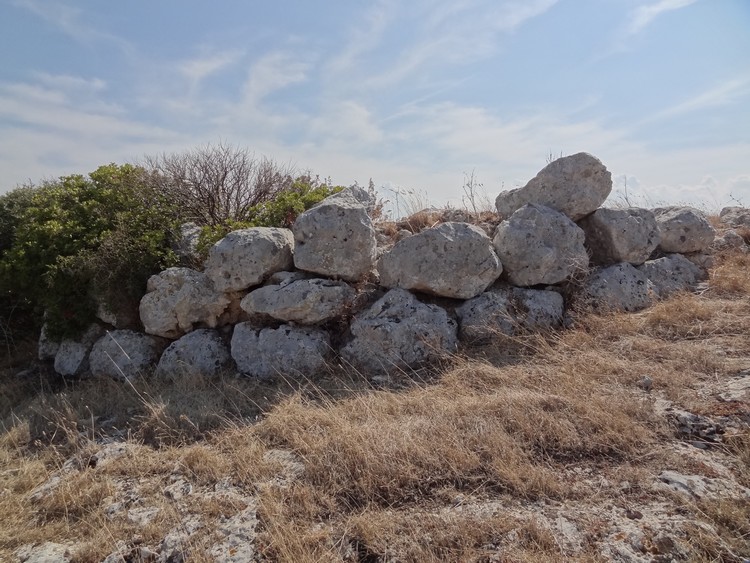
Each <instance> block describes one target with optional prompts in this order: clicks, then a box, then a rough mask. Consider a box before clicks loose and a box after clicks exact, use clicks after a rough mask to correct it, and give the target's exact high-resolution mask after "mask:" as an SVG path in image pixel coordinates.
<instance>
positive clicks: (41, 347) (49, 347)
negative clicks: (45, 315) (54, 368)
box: [37, 323, 60, 362]
mask: <svg viewBox="0 0 750 563" xmlns="http://www.w3.org/2000/svg"><path fill="white" fill-rule="evenodd" d="M58 350H60V343H59V342H55V341H54V340H52V339H51V338H50V337H49V327H48V326H47V323H44V324H43V325H42V330H41V332H40V333H39V343H38V347H37V357H38V358H39V360H40V361H42V362H47V361H51V360H54V359H55V356H57V352H58Z"/></svg>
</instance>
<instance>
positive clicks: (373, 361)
mask: <svg viewBox="0 0 750 563" xmlns="http://www.w3.org/2000/svg"><path fill="white" fill-rule="evenodd" d="M351 332H352V335H353V336H354V338H353V339H352V341H351V342H349V343H348V344H347V345H346V346H344V348H343V349H342V350H341V356H342V358H343V359H344V360H345V361H346V362H347V363H349V364H351V365H353V366H355V367H356V368H357V369H360V370H362V371H364V372H366V373H371V374H381V373H391V372H394V371H396V370H402V369H405V368H406V369H408V368H416V367H418V366H420V365H421V364H423V363H426V362H431V361H435V360H438V359H439V358H441V357H442V356H444V355H446V354H449V353H451V352H453V351H454V350H455V349H456V346H457V340H458V339H457V326H456V322H455V321H454V320H453V319H451V318H450V317H448V314H447V313H446V311H445V310H444V309H441V308H440V307H438V306H437V305H426V304H424V303H421V302H419V301H418V300H417V298H416V297H414V295H412V294H411V293H409V292H408V291H406V290H404V289H391V290H390V291H389V292H388V293H386V294H385V295H384V296H383V297H382V298H380V299H379V300H378V301H376V302H375V303H374V304H373V305H372V306H371V307H370V308H369V309H367V310H366V311H363V312H362V313H360V314H359V315H357V316H356V317H355V319H354V320H353V321H352V324H351Z"/></svg>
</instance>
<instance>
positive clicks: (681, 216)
mask: <svg viewBox="0 0 750 563" xmlns="http://www.w3.org/2000/svg"><path fill="white" fill-rule="evenodd" d="M654 215H655V216H656V222H657V223H658V224H659V230H660V231H661V242H660V243H659V249H660V250H661V251H662V252H667V253H672V252H679V253H681V254H685V253H688V252H705V251H706V250H708V249H709V248H710V247H711V244H712V243H713V242H714V237H715V236H716V232H715V231H714V228H713V227H712V226H711V224H710V223H709V222H708V219H706V216H705V215H704V214H703V213H702V212H701V211H698V210H697V209H694V208H692V207H662V208H658V209H654Z"/></svg>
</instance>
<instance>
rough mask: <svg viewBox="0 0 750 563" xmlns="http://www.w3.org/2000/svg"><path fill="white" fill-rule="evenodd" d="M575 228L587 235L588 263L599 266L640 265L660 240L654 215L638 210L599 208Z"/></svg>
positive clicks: (647, 211)
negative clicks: (627, 263) (624, 263)
mask: <svg viewBox="0 0 750 563" xmlns="http://www.w3.org/2000/svg"><path fill="white" fill-rule="evenodd" d="M578 226H579V227H581V228H582V229H583V231H584V233H586V246H587V247H588V249H589V251H590V252H591V261H592V262H593V263H594V264H596V265H598V266H610V265H612V264H617V263H618V262H630V263H631V264H633V265H634V266H637V265H639V264H643V263H644V262H645V261H646V260H648V258H649V256H651V253H652V252H653V251H654V250H655V249H656V247H657V245H658V244H659V241H660V240H661V234H660V232H659V225H657V223H656V217H654V214H653V213H652V212H651V211H649V210H648V209H639V208H637V207H632V208H629V209H605V208H600V209H597V210H596V211H594V212H593V213H592V214H591V215H589V216H588V217H584V218H583V219H581V220H580V221H579V222H578Z"/></svg>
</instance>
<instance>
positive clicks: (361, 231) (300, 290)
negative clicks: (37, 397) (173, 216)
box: [39, 153, 749, 379]
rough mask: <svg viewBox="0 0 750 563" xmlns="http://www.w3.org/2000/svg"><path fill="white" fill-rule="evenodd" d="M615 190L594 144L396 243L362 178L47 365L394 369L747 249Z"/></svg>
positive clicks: (698, 217) (687, 213)
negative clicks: (612, 198)
mask: <svg viewBox="0 0 750 563" xmlns="http://www.w3.org/2000/svg"><path fill="white" fill-rule="evenodd" d="M611 189H612V180H611V175H610V173H609V171H608V170H607V169H606V167H605V166H604V165H603V164H602V163H601V162H600V161H599V160H598V159H597V158H595V157H593V156H591V155H590V154H586V153H579V154H576V155H573V156H569V157H564V158H560V159H558V160H556V161H554V162H552V163H550V164H549V165H548V166H546V167H545V168H544V169H543V170H541V171H540V172H539V174H537V176H535V177H534V178H533V179H532V180H531V181H529V183H528V184H527V185H526V186H524V187H522V188H520V189H517V190H511V191H508V192H504V193H501V194H500V195H499V196H498V198H497V201H496V205H497V218H498V219H499V220H500V222H499V224H496V227H494V226H493V227H490V226H489V225H488V223H486V222H485V223H482V224H481V225H472V224H469V221H466V220H463V221H462V220H455V219H462V218H466V217H465V216H463V217H459V216H458V215H455V216H454V217H449V218H448V220H446V221H444V222H441V223H440V224H437V225H435V226H433V227H430V228H427V229H424V230H422V231H421V232H417V233H411V232H409V231H406V230H400V231H398V232H397V234H395V235H394V236H392V237H388V236H386V234H385V232H383V231H382V230H381V232H379V231H378V225H376V224H374V223H373V220H372V218H371V212H372V209H373V208H374V201H372V198H371V194H368V193H367V192H366V191H364V190H362V189H360V188H357V187H353V188H349V189H347V190H344V191H343V192H341V193H339V194H336V195H334V196H331V197H329V198H328V199H326V200H324V201H323V202H321V203H320V204H318V205H317V206H315V207H313V208H312V209H310V210H308V211H306V212H305V213H302V214H301V215H300V216H299V217H298V219H297V220H296V222H295V223H294V225H293V227H292V228H291V229H280V228H252V229H243V230H238V231H235V232H232V233H230V234H229V235H227V236H226V237H225V238H224V239H222V240H221V241H219V242H218V243H216V245H215V246H214V247H213V248H212V249H211V250H210V252H209V255H208V259H207V261H206V263H205V264H204V265H203V271H198V270H194V269H190V268H170V269H168V270H166V271H164V272H161V273H159V274H157V275H155V276H153V277H152V278H151V279H150V280H149V282H148V291H147V294H146V295H145V296H144V297H143V299H142V301H141V304H140V320H141V324H142V331H141V332H133V331H127V330H110V331H106V332H105V329H106V327H100V326H96V327H92V328H91V329H90V330H89V331H88V332H87V333H86V335H85V336H84V338H83V339H81V341H80V342H70V341H66V342H63V343H62V344H60V345H57V344H55V343H51V342H49V339H48V338H47V337H46V335H45V334H43V335H42V338H41V339H40V347H39V355H40V359H44V360H47V361H49V360H54V365H55V369H56V370H57V371H58V372H59V373H60V374H62V375H66V376H81V375H84V374H86V373H93V374H94V375H100V376H101V375H106V376H110V377H113V378H119V379H132V378H134V377H139V376H143V375H149V374H153V376H155V377H159V378H167V379H174V378H179V377H182V376H184V375H185V374H195V373H197V374H202V375H205V376H210V375H212V374H216V373H219V372H221V371H222V370H234V371H236V372H238V373H241V374H244V375H247V376H249V377H257V378H269V377H274V376H280V377H285V378H301V379H308V378H312V377H314V376H315V375H317V374H318V373H319V372H321V371H323V370H325V369H326V368H327V366H330V365H331V363H332V362H333V363H338V364H342V365H346V366H351V367H353V368H354V369H357V370H359V371H361V372H363V373H367V374H370V375H376V374H391V373H394V372H397V371H404V370H413V369H416V368H419V367H420V366H422V365H424V364H426V363H430V362H434V361H437V360H440V359H441V358H443V357H445V356H447V355H450V354H452V353H454V352H456V350H457V349H458V348H459V346H462V345H463V346H472V345H476V344H482V345H488V344H489V345H492V344H493V342H495V341H498V342H499V338H500V337H501V336H503V335H506V336H512V335H516V334H519V333H523V332H527V331H538V330H548V329H553V328H557V327H560V326H562V325H563V324H564V320H565V318H566V315H567V314H568V313H567V312H566V311H567V310H569V309H570V307H571V306H572V305H573V304H578V305H580V304H584V305H588V306H589V307H591V308H594V309H596V310H600V311H611V310H622V311H637V310H639V309H642V308H644V307H647V306H649V305H650V304H651V303H653V302H654V300H656V299H660V298H664V297H667V296H669V295H671V294H673V293H674V292H676V291H681V290H689V289H691V288H694V287H695V286H696V284H698V283H699V282H700V281H701V280H702V279H703V277H704V276H705V269H704V268H705V266H706V265H707V264H709V263H710V259H709V256H708V255H709V254H710V252H711V250H712V248H725V247H729V246H731V245H735V246H736V245H739V244H742V237H740V236H739V235H736V233H734V232H733V231H727V233H726V234H725V235H724V236H723V238H721V239H717V241H716V242H715V241H714V239H715V233H714V230H713V228H712V227H711V225H710V224H709V223H708V221H707V220H706V218H705V217H704V216H703V214H702V213H701V212H700V211H697V210H695V209H691V208H687V207H670V208H661V209H656V210H647V209H635V208H630V209H606V208H602V207H601V205H602V204H603V203H604V201H605V200H606V199H607V197H608V196H609V194H610V191H611ZM722 214H723V216H725V217H726V218H727V221H728V222H729V224H731V225H732V226H737V227H739V226H744V225H745V224H746V223H747V221H749V220H748V219H747V215H746V214H744V212H743V210H742V209H737V208H730V209H727V210H725V212H722ZM451 219H453V220H451ZM484 220H485V221H486V218H485V219H484ZM738 239H739V242H738Z"/></svg>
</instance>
